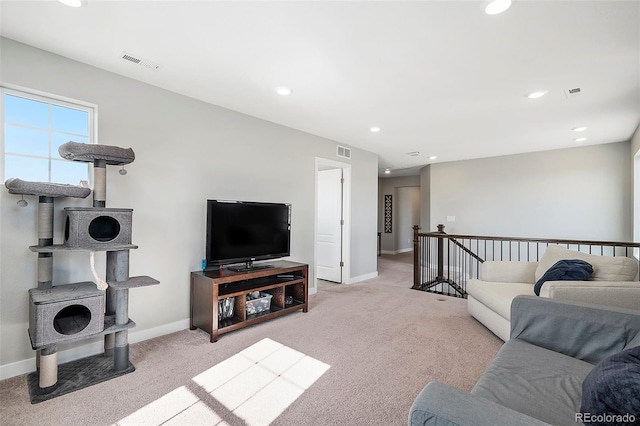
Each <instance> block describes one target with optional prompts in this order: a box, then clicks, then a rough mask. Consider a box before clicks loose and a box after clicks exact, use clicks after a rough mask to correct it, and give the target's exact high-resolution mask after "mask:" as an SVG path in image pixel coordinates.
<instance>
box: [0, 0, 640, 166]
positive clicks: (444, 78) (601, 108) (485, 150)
mask: <svg viewBox="0 0 640 426" xmlns="http://www.w3.org/2000/svg"><path fill="white" fill-rule="evenodd" d="M0 8H1V9H0V19H1V21H0V23H1V26H0V33H1V34H2V35H3V36H5V37H8V38H10V39H13V40H17V41H20V42H23V43H26V44H30V45H32V46H36V47H38V48H42V49H45V50H48V51H51V52H54V53H57V54H60V55H63V56H66V57H69V58H72V59H75V60H77V61H81V62H84V63H87V64H90V65H94V66H96V67H100V68H103V69H106V70H109V71H112V72H115V73H118V74H121V75H124V76H127V77H130V78H134V79H136V80H140V81H144V82H146V83H149V84H153V85H156V86H159V87H163V88H165V89H168V90H171V91H174V92H177V93H182V94H184V95H187V96H191V97H193V98H197V99H200V100H203V101H205V102H209V103H212V104H215V105H220V106H222V107H225V108H229V109H232V110H235V111H239V112H242V113H245V114H249V115H252V116H255V117H259V118H262V119H265V120H269V121H272V122H275V123H279V124H282V125H284V126H288V127H292V128H295V129H299V130H302V131H305V132H308V133H312V134H315V135H318V136H322V137H325V138H328V139H332V140H334V141H337V142H339V143H341V144H347V145H350V146H354V147H358V148H363V149H366V150H369V151H372V152H375V153H377V154H378V155H379V157H380V169H381V170H382V169H384V168H387V167H388V168H390V169H392V170H393V173H392V174H391V176H398V175H406V174H416V173H417V171H418V170H419V168H420V167H422V166H423V165H425V164H429V163H433V162H443V161H454V160H461V159H470V158H480V157H489V156H498V155H506V154H513V153H522V152H531V151H540V150H550V149H559V148H568V147H575V146H578V145H585V144H602V143H611V142H620V141H626V140H629V139H630V137H631V136H632V134H633V132H634V130H635V129H636V127H637V126H638V124H639V123H640V2H639V1H615V0H613V1H612V0H609V1H540V0H530V1H527V0H519V1H517V2H516V3H515V4H514V5H513V6H512V7H511V9H509V10H507V11H506V12H505V13H503V14H501V15H494V16H490V15H486V14H484V13H483V12H482V10H481V8H480V1H479V0H478V1H282V2H275V1H253V2H249V1H141V0H139V1H96V0H88V4H87V5H86V6H85V7H81V8H70V7H67V6H64V5H62V4H60V3H58V2H57V1H52V0H50V1H1V2H0ZM123 52H127V53H129V54H132V55H134V56H137V57H140V58H142V59H144V60H147V61H151V62H156V63H158V64H159V65H160V68H159V69H158V70H151V69H148V68H145V67H142V66H139V65H134V64H132V63H131V62H127V61H125V60H123V59H122V58H121V56H122V54H123ZM276 86H289V87H291V88H292V89H293V94H291V95H290V96H288V97H282V96H279V95H277V94H275V91H274V88H275V87H276ZM578 87H579V88H580V89H581V93H580V94H579V95H578V96H574V97H571V96H569V97H567V96H566V95H565V91H566V90H568V89H573V88H578ZM537 89H544V90H548V94H547V95H546V96H544V97H542V98H540V99H536V100H531V99H528V98H527V97H526V96H525V95H526V94H527V93H529V92H531V91H534V90H537ZM582 125H585V126H589V129H588V130H587V131H585V132H583V133H582V134H580V135H578V134H576V133H575V132H573V131H572V130H571V129H572V128H574V127H576V126H582ZM372 126H378V127H380V128H381V129H382V130H381V131H380V132H379V133H372V132H370V131H369V128H370V127H372ZM579 136H584V137H587V138H588V139H587V141H586V142H582V143H578V142H576V141H575V140H574V139H575V138H576V137H579ZM412 151H419V152H421V154H422V155H420V156H416V157H412V156H409V155H407V153H409V152H412ZM430 155H437V156H438V158H437V160H434V161H432V160H429V159H428V158H427V157H428V156H430ZM387 176H389V175H387Z"/></svg>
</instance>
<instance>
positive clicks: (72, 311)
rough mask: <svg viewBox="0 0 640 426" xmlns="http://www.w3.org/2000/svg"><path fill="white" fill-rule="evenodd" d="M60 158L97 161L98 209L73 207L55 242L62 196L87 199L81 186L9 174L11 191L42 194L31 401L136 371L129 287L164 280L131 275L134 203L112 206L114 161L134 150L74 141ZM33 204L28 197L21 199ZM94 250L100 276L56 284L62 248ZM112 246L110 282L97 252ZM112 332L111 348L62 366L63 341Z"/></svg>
mask: <svg viewBox="0 0 640 426" xmlns="http://www.w3.org/2000/svg"><path fill="white" fill-rule="evenodd" d="M59 153H60V156H61V157H63V158H65V159H67V160H71V161H81V162H89V163H93V170H94V190H93V194H94V196H93V207H91V208H78V207H73V208H72V207H67V208H65V213H66V218H65V235H64V243H63V244H58V245H55V244H53V224H54V218H53V215H54V209H53V207H54V205H53V200H54V198H55V197H76V198H86V197H87V196H88V195H89V194H90V193H91V190H90V189H89V188H83V187H80V186H73V185H63V184H56V183H48V182H27V181H23V180H20V179H9V180H7V181H6V182H5V186H6V187H7V188H8V190H9V193H11V194H20V195H22V196H23V198H24V195H36V196H38V197H39V203H38V206H39V209H38V245H37V246H31V247H29V249H30V250H31V251H34V252H36V253H38V266H37V281H38V286H37V288H34V289H31V290H29V337H30V340H31V346H32V347H33V349H34V350H36V372H35V373H32V374H30V375H29V376H28V377H27V382H28V385H29V393H30V395H31V402H32V403H37V402H41V401H45V400H48V399H51V398H55V397H57V396H61V395H64V394H66V393H69V392H72V391H75V390H78V389H82V388H84V387H87V386H91V385H93V384H96V383H100V382H103V381H105V380H109V379H111V378H114V377H117V376H120V375H122V374H126V373H130V372H132V371H134V370H135V368H134V367H133V365H132V364H131V362H130V361H129V342H128V330H129V329H130V328H133V327H135V323H134V322H133V321H131V320H130V319H129V308H128V304H129V289H130V288H133V287H141V286H147V285H155V284H158V281H157V280H155V279H153V278H151V277H148V276H139V277H133V278H130V277H129V250H131V249H136V248H137V246H135V245H132V244H131V227H132V216H133V210H132V209H113V208H106V194H107V191H106V187H107V183H106V176H107V173H106V166H107V165H118V166H124V165H125V164H129V163H131V162H133V160H134V159H135V155H134V153H133V150H132V149H131V148H128V149H125V148H119V147H115V146H108V145H89V144H81V143H76V142H68V143H66V144H63V145H61V146H60V148H59ZM18 204H19V205H20V206H23V207H24V206H26V205H27V203H26V202H24V200H21V201H19V202H18ZM61 250H67V251H88V252H89V253H90V268H91V272H92V274H93V276H94V279H95V280H96V282H95V283H94V282H81V283H74V284H66V285H55V286H54V285H53V253H54V252H55V251H61ZM96 251H106V280H102V279H101V278H100V277H99V276H98V274H97V272H96V270H95V267H94V252H96ZM100 335H104V353H103V354H100V355H97V356H93V357H88V358H83V359H80V360H76V361H72V362H69V363H66V364H62V365H60V366H59V365H58V360H57V347H58V345H59V344H62V343H67V342H77V341H80V340H84V339H87V338H90V337H95V336H100Z"/></svg>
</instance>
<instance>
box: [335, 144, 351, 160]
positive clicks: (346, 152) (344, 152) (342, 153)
mask: <svg viewBox="0 0 640 426" xmlns="http://www.w3.org/2000/svg"><path fill="white" fill-rule="evenodd" d="M337 155H338V157H341V158H351V148H346V147H344V146H340V145H338V152H337Z"/></svg>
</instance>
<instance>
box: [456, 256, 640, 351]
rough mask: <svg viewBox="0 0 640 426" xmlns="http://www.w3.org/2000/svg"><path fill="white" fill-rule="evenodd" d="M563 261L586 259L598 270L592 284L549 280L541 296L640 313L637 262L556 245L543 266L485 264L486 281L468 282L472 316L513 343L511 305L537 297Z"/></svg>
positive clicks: (594, 274)
mask: <svg viewBox="0 0 640 426" xmlns="http://www.w3.org/2000/svg"><path fill="white" fill-rule="evenodd" d="M563 259H579V260H584V261H586V262H588V263H589V264H590V265H591V266H592V268H593V274H592V275H591V277H590V279H589V280H588V281H547V282H545V283H544V284H543V285H542V287H541V289H540V297H549V298H552V299H558V300H568V301H574V302H583V303H595V304H600V305H607V306H615V307H620V308H626V309H635V310H640V282H639V281H638V280H637V279H638V278H637V277H638V261H637V260H636V259H633V258H628V257H624V256H613V257H612V256H596V255H591V254H587V253H582V252H577V251H574V250H569V249H566V248H564V247H561V246H557V245H550V246H549V247H547V249H546V251H545V252H544V254H543V256H542V258H541V259H540V261H539V262H518V261H487V262H484V263H483V265H482V272H481V278H480V279H473V280H470V281H469V282H468V283H467V294H468V304H469V308H468V309H469V313H470V314H471V316H473V317H474V318H476V319H477V320H478V321H480V322H481V323H482V324H484V326H485V327H487V328H488V329H489V330H491V331H492V332H493V333H494V334H495V335H496V336H498V337H499V338H501V339H502V340H504V341H507V340H509V332H510V319H511V301H512V300H513V299H514V298H515V297H516V296H518V295H529V296H535V293H534V285H535V283H536V282H537V281H538V280H539V279H540V278H541V277H542V276H543V275H544V273H545V272H546V271H547V270H548V269H549V268H550V267H551V266H553V265H554V264H555V263H556V262H558V261H559V260H563Z"/></svg>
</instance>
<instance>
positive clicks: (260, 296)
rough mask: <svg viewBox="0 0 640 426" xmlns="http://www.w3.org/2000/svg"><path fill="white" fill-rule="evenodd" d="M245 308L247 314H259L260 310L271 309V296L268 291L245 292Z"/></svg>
mask: <svg viewBox="0 0 640 426" xmlns="http://www.w3.org/2000/svg"><path fill="white" fill-rule="evenodd" d="M246 297H247V300H246V305H245V309H246V311H247V315H253V314H259V313H260V312H268V311H269V310H270V309H271V298H272V297H273V296H271V295H270V294H269V293H262V292H260V291H253V292H251V293H249V294H247V296H246Z"/></svg>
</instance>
